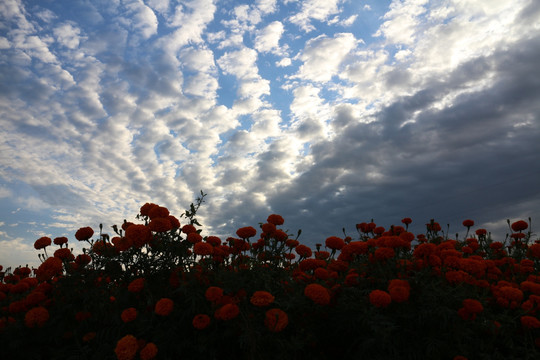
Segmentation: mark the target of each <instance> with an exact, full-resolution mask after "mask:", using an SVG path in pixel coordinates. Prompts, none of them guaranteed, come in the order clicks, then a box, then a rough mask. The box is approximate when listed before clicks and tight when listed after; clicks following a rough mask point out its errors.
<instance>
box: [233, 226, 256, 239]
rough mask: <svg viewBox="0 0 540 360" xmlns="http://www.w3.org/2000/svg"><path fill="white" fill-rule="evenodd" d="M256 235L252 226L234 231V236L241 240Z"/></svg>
mask: <svg viewBox="0 0 540 360" xmlns="http://www.w3.org/2000/svg"><path fill="white" fill-rule="evenodd" d="M256 234H257V230H256V229H255V228H254V227H252V226H246V227H242V228H240V229H238V230H236V235H238V236H239V237H241V238H242V239H247V238H250V237H253V236H255V235H256Z"/></svg>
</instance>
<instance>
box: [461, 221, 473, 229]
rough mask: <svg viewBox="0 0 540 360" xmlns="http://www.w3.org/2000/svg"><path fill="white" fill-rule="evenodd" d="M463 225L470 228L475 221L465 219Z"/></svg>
mask: <svg viewBox="0 0 540 360" xmlns="http://www.w3.org/2000/svg"><path fill="white" fill-rule="evenodd" d="M463 226H465V227H468V228H470V227H471V226H474V221H472V220H469V219H467V220H464V221H463Z"/></svg>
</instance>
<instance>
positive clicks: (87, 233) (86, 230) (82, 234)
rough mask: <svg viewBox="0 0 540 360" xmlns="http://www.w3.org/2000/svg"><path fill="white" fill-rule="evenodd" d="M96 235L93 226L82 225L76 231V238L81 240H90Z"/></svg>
mask: <svg viewBox="0 0 540 360" xmlns="http://www.w3.org/2000/svg"><path fill="white" fill-rule="evenodd" d="M92 235H94V230H92V228H91V227H88V226H87V227H82V228H80V229H79V230H77V232H76V233H75V239H77V240H79V241H83V240H88V239H90V238H91V237H92Z"/></svg>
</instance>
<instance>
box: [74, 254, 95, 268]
mask: <svg viewBox="0 0 540 360" xmlns="http://www.w3.org/2000/svg"><path fill="white" fill-rule="evenodd" d="M90 261H92V258H91V257H90V256H89V255H86V254H80V255H77V257H76V258H75V263H76V264H78V265H80V266H84V265H88V264H90Z"/></svg>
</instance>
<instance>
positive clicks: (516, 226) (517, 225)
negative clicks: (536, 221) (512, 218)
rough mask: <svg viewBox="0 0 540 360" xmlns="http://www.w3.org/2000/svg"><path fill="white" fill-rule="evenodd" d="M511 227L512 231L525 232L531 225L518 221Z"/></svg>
mask: <svg viewBox="0 0 540 360" xmlns="http://www.w3.org/2000/svg"><path fill="white" fill-rule="evenodd" d="M511 227H512V230H514V231H523V230H525V229H527V228H528V227H529V224H527V223H526V222H525V221H523V220H519V221H516V222H514V223H512V225H511Z"/></svg>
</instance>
